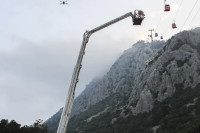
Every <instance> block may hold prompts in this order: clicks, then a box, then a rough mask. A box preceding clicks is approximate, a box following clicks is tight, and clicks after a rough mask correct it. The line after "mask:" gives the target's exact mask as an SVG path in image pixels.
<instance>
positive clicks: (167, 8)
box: [164, 4, 170, 12]
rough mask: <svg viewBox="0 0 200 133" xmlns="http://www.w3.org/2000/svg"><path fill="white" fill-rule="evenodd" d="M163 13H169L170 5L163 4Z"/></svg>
mask: <svg viewBox="0 0 200 133" xmlns="http://www.w3.org/2000/svg"><path fill="white" fill-rule="evenodd" d="M164 11H165V12H168V11H170V5H169V4H165V10H164Z"/></svg>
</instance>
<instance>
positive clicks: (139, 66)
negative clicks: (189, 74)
mask: <svg viewBox="0 0 200 133" xmlns="http://www.w3.org/2000/svg"><path fill="white" fill-rule="evenodd" d="M163 44H164V42H155V43H154V44H153V45H151V44H149V43H147V44H146V43H144V41H139V42H137V43H136V44H134V45H133V46H132V48H130V49H128V50H126V51H124V53H123V55H122V56H121V57H120V58H119V59H118V60H117V61H116V62H115V63H114V64H113V65H112V67H111V68H110V70H109V72H108V73H107V74H105V76H104V77H103V78H99V79H95V80H93V81H92V82H91V83H90V84H89V85H87V86H86V89H85V90H84V91H83V93H82V94H81V95H80V96H78V97H77V98H76V99H75V101H74V105H73V108H72V114H71V116H72V117H73V116H74V115H76V114H79V113H80V112H83V111H85V110H87V108H88V107H90V106H91V105H95V104H96V103H98V102H99V101H101V100H103V99H105V98H106V97H108V96H110V95H112V94H113V93H116V92H119V91H121V90H120V89H121V88H122V86H124V85H125V84H126V85H127V86H129V87H131V86H132V85H133V84H135V80H136V78H137V77H138V76H139V74H140V73H141V71H142V70H143V69H144V67H145V61H146V60H147V59H149V58H150V57H151V55H152V54H153V53H155V52H156V51H157V50H158V49H159V48H160V47H161V46H162V45H163ZM123 91H124V92H126V91H127V93H128V92H129V91H130V89H129V90H128V87H125V88H124V89H123Z"/></svg>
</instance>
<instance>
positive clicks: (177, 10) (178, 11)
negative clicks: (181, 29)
mask: <svg viewBox="0 0 200 133" xmlns="http://www.w3.org/2000/svg"><path fill="white" fill-rule="evenodd" d="M182 3H183V0H181V3H180V5H179V7H178V9H177V11H176V14H175V15H174V19H176V16H177V14H178V13H179V9H180V7H181V5H182Z"/></svg>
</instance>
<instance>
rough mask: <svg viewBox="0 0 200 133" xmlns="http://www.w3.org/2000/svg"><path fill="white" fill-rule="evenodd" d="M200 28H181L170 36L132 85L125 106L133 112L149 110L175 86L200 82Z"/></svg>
mask: <svg viewBox="0 0 200 133" xmlns="http://www.w3.org/2000/svg"><path fill="white" fill-rule="evenodd" d="M199 48H200V30H199V29H195V30H192V31H184V32H182V33H179V34H177V35H175V36H174V37H172V38H171V39H169V40H168V41H167V42H166V44H165V46H164V47H163V48H162V49H160V50H159V51H158V52H157V53H156V54H155V55H154V56H153V57H151V58H150V59H149V60H148V61H147V64H146V68H145V70H144V71H143V72H142V73H141V75H140V77H139V78H138V79H137V84H135V85H134V86H133V91H132V93H131V96H130V98H129V104H128V108H130V109H131V111H132V113H133V114H134V115H136V114H138V113H141V112H146V111H149V110H151V109H152V108H153V105H154V102H155V101H162V100H164V99H166V98H167V97H170V96H172V95H173V94H174V93H175V91H176V89H177V88H183V89H185V88H194V87H196V86H197V85H198V84H199V83H200V55H199V54H200V49H199Z"/></svg>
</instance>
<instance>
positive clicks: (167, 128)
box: [67, 85, 200, 133]
mask: <svg viewBox="0 0 200 133" xmlns="http://www.w3.org/2000/svg"><path fill="white" fill-rule="evenodd" d="M176 89H177V91H176V93H175V94H174V95H173V96H172V97H170V98H167V99H166V100H164V101H163V102H156V103H155V105H154V108H153V110H152V111H150V112H148V113H143V114H139V115H137V116H133V115H129V116H128V117H126V118H122V117H118V116H119V114H120V110H113V109H114V106H115V105H116V104H114V105H113V107H112V106H111V107H110V110H109V111H108V112H106V113H103V114H101V115H100V116H99V117H95V118H93V119H92V120H91V121H90V122H86V121H85V120H87V119H88V118H89V117H90V116H92V115H94V114H96V113H98V112H100V111H103V110H104V109H105V107H106V106H108V107H109V106H110V105H111V103H112V104H113V102H114V100H113V99H111V98H107V99H105V100H103V101H101V102H100V103H99V104H97V105H94V106H92V107H91V108H89V109H88V110H87V111H85V112H83V113H81V114H79V115H77V116H76V117H74V118H73V119H71V121H70V123H69V126H68V132H67V133H76V132H80V131H82V132H83V133H133V132H134V133H153V130H152V128H153V127H156V126H157V127H158V129H157V133H200V100H199V99H200V85H198V86H197V87H196V88H193V89H192V88H188V89H184V90H183V89H181V85H177V88H176ZM127 112H130V111H129V110H127ZM117 117H118V118H117ZM113 118H117V120H116V121H115V123H114V124H111V121H112V119H113Z"/></svg>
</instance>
